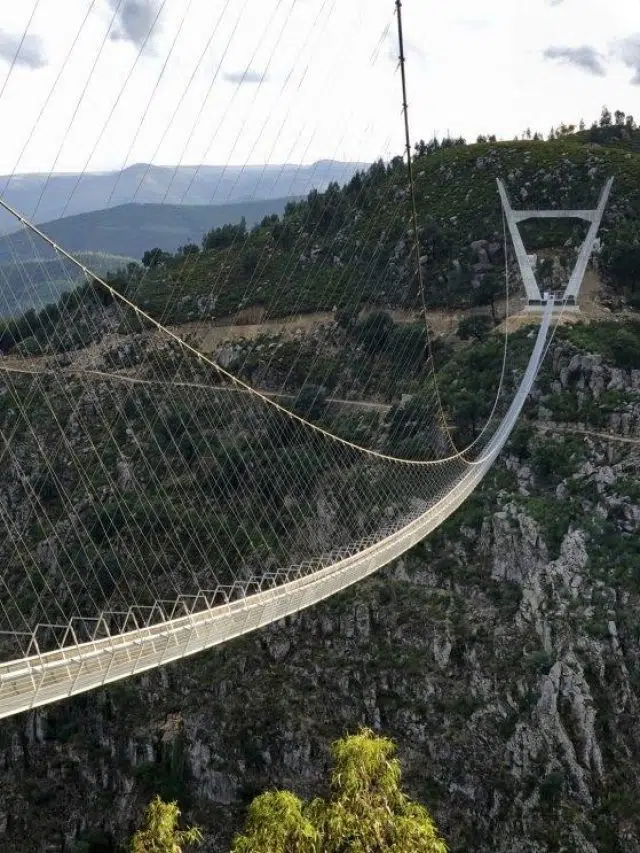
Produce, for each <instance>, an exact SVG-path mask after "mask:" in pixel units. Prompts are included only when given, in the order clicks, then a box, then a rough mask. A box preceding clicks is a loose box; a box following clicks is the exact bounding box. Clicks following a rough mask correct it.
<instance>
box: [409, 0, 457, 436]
mask: <svg viewBox="0 0 640 853" xmlns="http://www.w3.org/2000/svg"><path fill="white" fill-rule="evenodd" d="M395 3H396V17H397V19H398V60H399V62H400V76H401V78H402V112H403V114H404V136H405V146H406V151H407V171H408V173H409V194H410V196H411V222H412V227H413V238H414V249H415V254H416V270H417V273H418V289H419V291H420V301H421V303H422V315H423V318H424V330H425V335H426V345H425V355H426V357H427V359H428V361H429V363H430V365H431V375H432V377H433V386H434V391H435V395H436V399H437V401H438V411H439V414H440V419H441V421H442V431H443V433H444V434H445V435H446V437H447V439H448V440H449V444H450V445H451V447H452V448H453V449H454V450H456V446H455V443H454V441H453V438H452V436H451V433H450V432H449V426H448V424H447V418H446V417H445V414H444V409H443V407H442V400H441V398H440V391H439V389H438V382H437V379H436V366H435V363H434V360H433V351H432V349H431V341H430V339H429V326H428V323H427V319H428V317H427V300H426V296H425V292H424V275H423V274H422V264H421V263H420V233H419V231H418V208H417V205H416V187H415V183H414V180H413V161H412V158H411V134H410V132H409V103H408V101H407V75H406V73H405V67H404V66H405V61H406V60H405V55H404V35H403V32H402V0H395Z"/></svg>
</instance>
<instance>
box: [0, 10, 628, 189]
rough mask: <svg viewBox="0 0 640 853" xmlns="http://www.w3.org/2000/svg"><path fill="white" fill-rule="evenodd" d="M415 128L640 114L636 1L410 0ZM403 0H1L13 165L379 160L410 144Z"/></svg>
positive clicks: (1, 83) (498, 129) (473, 132)
mask: <svg viewBox="0 0 640 853" xmlns="http://www.w3.org/2000/svg"><path fill="white" fill-rule="evenodd" d="M402 8H403V21H404V30H405V48H406V59H407V61H406V71H407V83H408V101H409V111H410V112H409V114H410V124H411V133H412V139H413V140H414V141H416V140H418V139H419V138H425V139H426V138H429V137H431V136H433V134H434V133H435V134H436V135H438V136H443V135H445V134H447V133H450V134H451V135H453V136H464V137H465V138H467V139H468V140H475V138H476V137H477V136H478V134H490V133H495V134H496V135H497V136H498V137H499V138H505V139H511V138H513V137H514V135H516V134H521V133H522V131H523V130H524V129H525V128H527V127H528V128H531V129H532V130H539V131H542V132H544V133H545V134H546V133H547V132H548V130H549V128H550V127H551V126H557V125H558V124H559V123H560V122H561V121H565V122H566V123H578V121H579V120H580V119H581V118H583V119H584V120H585V121H586V122H587V124H590V123H591V121H592V120H593V119H595V118H597V117H598V116H599V115H600V112H601V109H602V106H603V105H604V104H606V105H608V106H609V108H610V109H611V110H615V109H622V110H625V111H626V112H630V113H633V112H634V109H635V110H636V118H637V119H638V120H640V103H638V99H639V98H640V14H639V11H640V10H639V9H638V0H517V2H514V0H483V2H482V3H478V2H477V0H448V2H446V3H442V2H430V0H403V6H402ZM396 26H397V24H396V16H395V3H394V0H64V2H63V0H20V2H19V3H2V4H1V6H0V127H2V129H3V132H2V136H1V141H0V173H2V174H5V175H7V174H13V173H24V172H47V173H48V172H50V171H56V172H63V171H85V170H91V171H106V170H111V169H121V168H123V167H124V166H126V165H131V164H133V163H140V162H145V163H148V162H153V163H156V164H165V165H179V164H180V165H189V164H191V165H194V164H212V165H213V164H216V165H226V164H234V165H245V164H261V163H283V162H290V163H312V162H314V161H316V160H318V159H340V160H358V161H372V160H374V159H376V158H377V157H379V156H382V157H385V158H388V157H390V156H393V155H395V154H398V153H401V152H402V149H403V145H404V141H403V124H402V115H401V105H402V97H401V89H400V77H399V71H398V61H397V30H396Z"/></svg>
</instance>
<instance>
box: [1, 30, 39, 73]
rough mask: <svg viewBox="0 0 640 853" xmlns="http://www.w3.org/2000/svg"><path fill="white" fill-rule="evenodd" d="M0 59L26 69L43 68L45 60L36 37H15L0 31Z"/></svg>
mask: <svg viewBox="0 0 640 853" xmlns="http://www.w3.org/2000/svg"><path fill="white" fill-rule="evenodd" d="M0 59H4V60H5V61H6V62H8V63H10V64H13V63H14V62H15V63H16V65H24V66H26V67H27V68H44V66H45V65H46V64H47V58H46V56H45V54H44V50H43V47H42V41H41V39H40V38H39V37H38V36H34V35H30V34H26V35H24V36H16V35H12V34H11V33H5V32H3V31H2V30H0Z"/></svg>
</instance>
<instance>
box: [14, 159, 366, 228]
mask: <svg viewBox="0 0 640 853" xmlns="http://www.w3.org/2000/svg"><path fill="white" fill-rule="evenodd" d="M367 165H368V164H366V163H342V162H338V161H335V160H320V161H318V162H317V163H313V164H312V165H308V166H299V165H295V164H284V165H269V166H228V167H224V166H179V167H173V166H150V165H147V164H144V163H142V164H138V165H135V166H130V167H128V168H127V169H124V170H123V171H114V172H101V173H98V172H90V173H86V174H82V175H80V174H68V173H65V174H62V173H56V174H53V175H51V176H48V175H46V174H30V175H15V176H13V177H11V178H7V177H6V176H5V177H0V196H2V198H4V199H5V201H7V202H8V204H10V205H11V206H12V207H14V208H15V209H16V210H18V211H19V212H20V213H22V214H23V215H24V216H26V217H27V218H30V219H34V218H35V220H36V221H38V222H49V221H51V220H54V219H59V218H60V217H61V216H64V217H68V216H72V215H75V214H79V213H87V212H88V211H96V210H102V209H103V208H112V207H118V206H120V205H123V204H129V203H131V202H135V203H137V204H165V203H166V204H170V205H181V206H182V205H225V206H226V205H228V204H234V203H236V204H237V203H253V202H255V201H257V200H266V199H269V200H274V199H275V200H280V199H283V198H289V197H292V196H305V195H307V193H308V192H309V191H310V190H311V189H313V188H315V189H318V190H323V189H325V188H326V186H327V185H328V184H329V183H330V182H332V181H337V182H338V183H340V184H342V183H345V182H347V181H348V180H349V179H350V178H351V176H352V175H353V174H354V172H356V171H357V170H358V169H362V168H365V167H366V166H367ZM248 218H249V217H247V219H248ZM15 226H16V221H15V219H14V218H13V217H11V216H10V214H8V213H5V212H0V234H3V233H7V232H8V231H12V230H15ZM193 236H194V237H197V236H198V235H193Z"/></svg>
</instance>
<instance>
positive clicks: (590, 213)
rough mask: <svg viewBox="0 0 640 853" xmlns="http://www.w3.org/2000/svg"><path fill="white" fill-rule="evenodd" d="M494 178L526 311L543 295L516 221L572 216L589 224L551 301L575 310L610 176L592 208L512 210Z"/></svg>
mask: <svg viewBox="0 0 640 853" xmlns="http://www.w3.org/2000/svg"><path fill="white" fill-rule="evenodd" d="M496 180H497V182H498V192H499V193H500V198H501V200H502V208H503V210H504V213H505V217H506V219H507V225H508V226H509V233H510V234H511V240H512V241H513V247H514V249H515V253H516V258H517V261H518V266H519V268H520V274H521V275H522V280H523V282H524V287H525V291H526V294H527V303H528V305H527V309H528V310H534V311H535V310H539V309H540V307H541V306H542V305H545V304H546V301H547V298H546V296H547V295H546V294H545V295H544V296H543V295H542V294H541V293H540V288H539V287H538V283H537V281H536V277H535V273H534V271H533V268H532V266H531V261H530V260H529V256H528V255H527V251H526V249H525V247H524V243H523V242H522V237H521V236H520V229H519V228H518V223H520V222H523V221H524V220H525V219H572V218H573V219H584V220H586V221H587V222H590V223H591V225H590V227H589V231H588V233H587V236H586V238H585V240H584V243H583V244H582V248H581V249H580V254H579V255H578V260H577V261H576V265H575V267H574V270H573V273H572V274H571V278H570V279H569V283H568V284H567V286H566V288H565V291H564V293H563V294H562V295H561V296H560V295H558V294H555V301H556V304H557V305H558V307H559V308H563V309H564V310H566V309H567V308H573V309H574V310H577V301H578V294H579V292H580V287H581V286H582V282H583V280H584V274H585V272H586V270H587V264H588V263H589V258H590V257H591V253H592V252H593V247H594V244H595V241H596V238H597V236H598V230H599V228H600V223H601V222H602V216H603V214H604V211H605V208H606V206H607V202H608V200H609V194H610V193H611V187H612V186H613V178H609V180H608V181H607V183H606V184H605V185H604V189H603V190H602V192H601V193H600V200H599V201H598V206H597V207H596V208H595V210H514V209H513V208H512V207H511V202H510V201H509V196H508V195H507V191H506V189H505V186H504V184H503V182H502V180H501V179H500V178H496Z"/></svg>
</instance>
